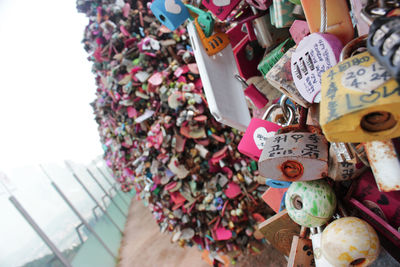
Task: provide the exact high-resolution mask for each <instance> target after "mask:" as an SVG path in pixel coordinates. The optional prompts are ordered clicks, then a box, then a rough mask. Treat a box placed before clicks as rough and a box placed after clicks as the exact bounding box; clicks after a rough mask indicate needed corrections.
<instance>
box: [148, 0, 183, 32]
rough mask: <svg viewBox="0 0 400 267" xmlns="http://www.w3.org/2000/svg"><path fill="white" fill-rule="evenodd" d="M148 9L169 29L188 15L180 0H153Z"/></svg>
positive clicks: (177, 25)
mask: <svg viewBox="0 0 400 267" xmlns="http://www.w3.org/2000/svg"><path fill="white" fill-rule="evenodd" d="M150 9H151V11H152V12H153V14H154V16H156V18H157V19H158V20H159V21H160V22H161V23H162V24H163V25H165V26H166V27H167V28H168V29H170V30H171V31H173V30H175V29H176V28H178V27H179V26H180V25H182V24H183V23H184V22H185V20H187V19H188V18H189V17H190V15H189V11H188V9H187V8H186V6H185V5H184V4H183V3H182V2H181V1H180V0H155V1H154V2H153V3H152V4H151V6H150Z"/></svg>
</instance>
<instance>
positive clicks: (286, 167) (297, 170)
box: [281, 160, 304, 180]
mask: <svg viewBox="0 0 400 267" xmlns="http://www.w3.org/2000/svg"><path fill="white" fill-rule="evenodd" d="M281 170H282V173H283V174H284V175H285V176H286V177H287V178H288V179H291V180H295V179H298V178H300V177H301V176H302V175H303V172H304V170H303V165H302V164H301V163H300V162H297V161H294V160H288V161H285V162H284V163H282V165H281Z"/></svg>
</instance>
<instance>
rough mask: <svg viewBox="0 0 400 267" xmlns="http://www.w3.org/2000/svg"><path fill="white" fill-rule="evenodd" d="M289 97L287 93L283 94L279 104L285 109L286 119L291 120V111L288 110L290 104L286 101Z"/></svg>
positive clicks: (284, 115)
mask: <svg viewBox="0 0 400 267" xmlns="http://www.w3.org/2000/svg"><path fill="white" fill-rule="evenodd" d="M288 99H289V97H288V96H287V95H283V96H282V97H281V99H280V101H279V105H280V107H281V108H282V111H283V117H285V120H286V121H288V120H289V116H290V114H289V111H288V104H287V103H286V101H287V100H288Z"/></svg>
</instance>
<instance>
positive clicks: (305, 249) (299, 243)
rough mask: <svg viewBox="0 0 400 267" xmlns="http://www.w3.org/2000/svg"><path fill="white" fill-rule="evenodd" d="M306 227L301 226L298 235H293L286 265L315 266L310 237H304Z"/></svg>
mask: <svg viewBox="0 0 400 267" xmlns="http://www.w3.org/2000/svg"><path fill="white" fill-rule="evenodd" d="M306 232H307V228H305V227H301V230H300V235H299V236H296V235H295V236H293V241H292V247H291V249H290V254H289V259H288V264H287V266H288V267H297V266H316V265H315V260H314V253H313V246H312V241H311V239H308V238H306Z"/></svg>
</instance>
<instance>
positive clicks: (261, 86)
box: [247, 76, 282, 118]
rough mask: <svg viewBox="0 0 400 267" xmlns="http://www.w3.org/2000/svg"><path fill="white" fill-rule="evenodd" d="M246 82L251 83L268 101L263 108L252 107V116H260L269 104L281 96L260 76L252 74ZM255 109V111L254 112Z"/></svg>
mask: <svg viewBox="0 0 400 267" xmlns="http://www.w3.org/2000/svg"><path fill="white" fill-rule="evenodd" d="M247 83H248V84H253V85H254V86H255V87H256V88H257V89H258V91H259V92H260V93H261V94H263V95H264V96H265V98H266V99H268V103H267V104H266V105H265V106H264V108H263V109H260V110H255V109H253V117H256V118H261V117H262V115H264V110H266V109H267V108H268V107H269V106H270V105H272V104H273V103H274V102H275V101H276V100H278V99H279V98H280V97H282V93H281V92H280V91H279V90H277V89H276V88H275V87H273V86H272V85H271V84H270V83H269V82H268V81H267V80H265V79H264V78H263V77H262V76H254V77H251V78H250V79H248V80H247ZM255 111H257V112H255Z"/></svg>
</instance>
